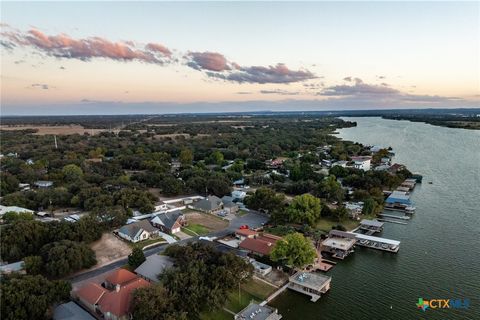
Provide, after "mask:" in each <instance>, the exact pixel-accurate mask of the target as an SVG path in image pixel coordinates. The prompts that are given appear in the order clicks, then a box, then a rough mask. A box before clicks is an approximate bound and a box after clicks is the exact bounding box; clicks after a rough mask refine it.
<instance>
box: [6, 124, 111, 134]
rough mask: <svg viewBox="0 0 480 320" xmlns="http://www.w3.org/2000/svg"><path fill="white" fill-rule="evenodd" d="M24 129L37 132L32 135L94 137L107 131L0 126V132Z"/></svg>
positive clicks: (75, 127) (56, 127)
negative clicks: (81, 135) (86, 134)
mask: <svg viewBox="0 0 480 320" xmlns="http://www.w3.org/2000/svg"><path fill="white" fill-rule="evenodd" d="M25 129H34V130H38V131H37V132H36V133H34V135H40V136H41V135H46V134H54V135H69V134H77V133H78V134H84V133H88V134H90V135H95V134H98V133H100V132H103V131H108V130H107V129H85V128H84V127H83V126H81V125H75V124H73V125H69V126H33V125H21V126H0V130H9V131H10V130H25Z"/></svg>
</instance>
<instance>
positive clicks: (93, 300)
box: [73, 269, 150, 320]
mask: <svg viewBox="0 0 480 320" xmlns="http://www.w3.org/2000/svg"><path fill="white" fill-rule="evenodd" d="M149 285H150V283H149V282H147V281H146V280H144V279H142V278H140V277H138V276H137V275H135V274H134V273H132V272H130V271H128V270H125V269H118V270H115V271H113V272H112V273H111V274H110V275H109V276H108V277H107V278H106V279H105V282H104V283H103V286H102V285H99V284H97V283H94V282H90V283H87V284H86V285H84V286H82V287H81V288H80V289H78V290H77V291H75V292H74V293H73V296H74V297H75V298H76V299H77V301H78V302H79V303H80V304H81V305H83V306H84V307H85V308H86V309H87V310H88V311H90V312H91V313H92V314H94V315H95V316H96V317H97V318H101V319H106V320H127V319H131V314H130V305H131V301H132V294H133V292H134V291H135V290H136V289H139V288H145V287H148V286H149Z"/></svg>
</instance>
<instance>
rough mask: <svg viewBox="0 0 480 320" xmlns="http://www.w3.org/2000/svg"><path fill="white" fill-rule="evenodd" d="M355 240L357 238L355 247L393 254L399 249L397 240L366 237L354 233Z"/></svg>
mask: <svg viewBox="0 0 480 320" xmlns="http://www.w3.org/2000/svg"><path fill="white" fill-rule="evenodd" d="M355 238H357V245H359V246H362V247H367V248H372V249H377V250H383V251H388V252H394V253H397V252H398V250H399V249H400V241H397V240H391V239H386V238H380V237H373V236H367V235H364V234H360V233H355Z"/></svg>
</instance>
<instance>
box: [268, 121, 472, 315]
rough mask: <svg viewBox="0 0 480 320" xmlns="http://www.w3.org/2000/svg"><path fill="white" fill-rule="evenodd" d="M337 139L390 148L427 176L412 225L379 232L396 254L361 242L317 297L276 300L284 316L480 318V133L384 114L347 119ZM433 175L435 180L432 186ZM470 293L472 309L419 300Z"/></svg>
mask: <svg viewBox="0 0 480 320" xmlns="http://www.w3.org/2000/svg"><path fill="white" fill-rule="evenodd" d="M344 119H345V120H350V121H356V122H357V124H358V125H357V127H354V128H347V129H342V130H339V132H340V134H339V137H341V138H343V139H345V140H351V141H356V142H360V143H363V144H367V145H379V146H385V147H388V146H391V147H392V148H393V150H394V152H395V153H396V156H395V158H394V162H398V163H402V164H405V165H407V167H408V169H409V170H410V171H412V172H419V173H421V174H423V184H417V187H416V188H415V191H414V192H413V195H412V200H413V201H414V202H415V206H416V208H417V210H416V213H415V214H414V215H413V218H412V219H411V220H410V221H409V223H408V225H399V224H392V223H385V227H384V231H383V233H382V234H381V235H380V236H383V237H385V238H389V239H394V240H399V241H401V245H400V251H399V252H398V253H397V254H392V253H386V252H382V251H378V250H373V249H368V248H362V247H357V248H356V249H355V253H354V254H353V255H351V256H349V257H348V258H347V259H345V260H344V261H341V262H339V263H338V264H337V265H336V266H335V267H334V268H333V269H332V270H331V271H330V272H329V273H328V274H329V275H330V276H331V277H332V286H331V290H330V292H329V293H327V294H326V295H325V296H323V297H322V298H321V299H320V300H319V301H318V302H316V303H313V302H310V301H309V299H308V297H307V296H305V295H302V294H297V293H294V292H292V291H287V292H285V293H283V294H282V295H281V296H279V297H278V298H277V299H275V300H274V301H273V302H272V303H271V304H272V305H273V306H275V307H277V308H278V309H279V312H280V313H281V314H282V315H283V319H287V320H288V319H302V320H303V319H336V320H338V319H352V320H359V319H382V320H383V319H442V320H443V319H480V131H473V130H465V129H451V128H444V127H436V126H432V125H428V124H424V123H414V122H408V121H396V120H385V119H381V118H344ZM429 181H431V182H433V184H428V182H429ZM420 297H421V298H424V299H443V298H445V299H448V298H451V299H456V298H461V299H465V298H467V299H470V307H469V309H467V310H459V309H444V310H439V309H436V310H427V311H426V312H423V311H421V310H418V309H417V308H416V305H415V304H416V303H417V301H418V298H420Z"/></svg>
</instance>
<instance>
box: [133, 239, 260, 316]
mask: <svg viewBox="0 0 480 320" xmlns="http://www.w3.org/2000/svg"><path fill="white" fill-rule="evenodd" d="M165 254H167V255H168V256H170V257H172V258H173V259H174V260H175V267H174V268H173V269H170V270H167V271H165V272H164V273H163V274H161V275H160V277H159V278H160V279H161V283H160V284H158V285H154V286H152V287H149V288H145V289H139V290H137V291H136V292H135V295H134V298H133V317H134V319H139V320H143V319H145V320H146V319H199V317H200V314H201V313H202V312H205V311H211V310H215V309H218V308H220V307H222V306H223V304H224V303H225V301H226V298H227V295H228V294H229V293H230V292H231V290H233V289H234V288H236V287H237V286H238V285H239V283H241V282H243V281H246V280H247V279H249V278H250V277H251V275H252V271H253V267H252V266H251V265H250V264H249V263H247V262H246V261H244V260H243V259H241V258H238V257H237V256H235V255H233V254H231V253H221V252H218V251H216V250H215V249H214V248H213V246H211V245H209V244H204V243H194V244H192V243H190V244H188V245H186V246H179V245H173V246H170V247H168V248H167V249H166V251H165Z"/></svg>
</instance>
